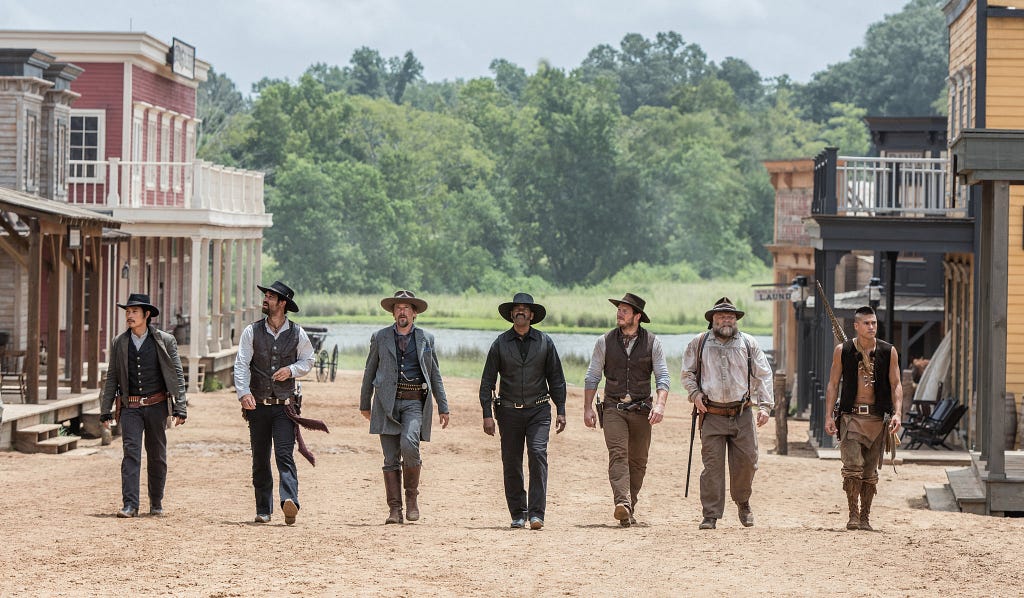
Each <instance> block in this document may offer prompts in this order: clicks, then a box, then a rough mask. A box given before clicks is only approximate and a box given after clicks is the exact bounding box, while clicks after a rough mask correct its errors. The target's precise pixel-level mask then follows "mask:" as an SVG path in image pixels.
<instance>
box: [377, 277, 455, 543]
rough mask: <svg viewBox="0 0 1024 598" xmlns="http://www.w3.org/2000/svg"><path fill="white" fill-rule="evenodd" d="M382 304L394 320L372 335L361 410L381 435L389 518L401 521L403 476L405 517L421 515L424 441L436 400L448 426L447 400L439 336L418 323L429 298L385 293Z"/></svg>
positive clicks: (443, 423)
mask: <svg viewBox="0 0 1024 598" xmlns="http://www.w3.org/2000/svg"><path fill="white" fill-rule="evenodd" d="M380 306H381V307H383V308H384V310H385V311H388V312H391V315H392V316H393V317H394V319H395V323H394V324H393V325H391V326H388V327H387V328H381V329H380V330H378V331H377V332H375V333H373V336H371V337H370V352H369V353H368V354H367V356H366V367H365V369H364V370H363V385H362V388H361V390H360V393H359V411H360V412H361V413H362V414H363V417H365V418H366V419H368V420H369V421H370V434H379V435H380V446H381V450H382V451H383V452H384V467H383V471H384V492H385V494H386V496H387V502H388V509H389V513H388V517H387V519H386V520H385V521H384V523H385V524H389V523H402V522H403V520H402V480H403V478H404V480H405V502H406V507H407V509H406V518H407V519H408V520H409V521H417V520H418V519H419V518H420V507H419V502H418V500H417V498H418V497H419V485H420V470H421V468H422V465H423V460H422V459H421V458H420V441H423V442H429V441H430V416H431V415H432V411H433V405H431V402H430V398H431V397H433V398H434V400H435V401H437V418H438V421H439V422H440V423H441V428H447V427H448V399H447V398H446V397H445V393H444V383H443V382H442V381H441V369H440V368H439V367H438V365H437V351H435V350H434V335H432V334H430V333H429V332H427V331H426V330H423V329H421V328H419V327H418V326H416V325H415V322H416V316H417V315H418V314H421V313H423V312H425V311H427V302H426V301H424V300H423V299H420V298H418V297H416V295H414V294H413V293H412V292H411V291H404V290H403V291H398V292H396V293H395V296H394V297H385V298H384V299H382V300H381V302H380Z"/></svg>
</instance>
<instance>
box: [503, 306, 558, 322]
mask: <svg viewBox="0 0 1024 598" xmlns="http://www.w3.org/2000/svg"><path fill="white" fill-rule="evenodd" d="M514 305H515V303H513V302H512V301H509V302H508V303H502V304H501V305H499V306H498V313H499V314H501V317H503V318H505V319H506V320H508V321H509V322H512V323H513V324H515V322H513V321H512V306H514ZM523 305H529V306H530V311H532V312H533V321H531V322H530V324H540V323H541V320H543V319H544V317H545V316H547V315H548V310H546V309H544V306H543V305H541V304H540V303H523Z"/></svg>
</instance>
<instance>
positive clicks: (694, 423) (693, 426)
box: [683, 405, 697, 498]
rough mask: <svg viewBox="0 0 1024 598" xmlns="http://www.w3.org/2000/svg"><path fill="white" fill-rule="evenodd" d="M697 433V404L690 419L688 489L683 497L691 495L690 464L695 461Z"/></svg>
mask: <svg viewBox="0 0 1024 598" xmlns="http://www.w3.org/2000/svg"><path fill="white" fill-rule="evenodd" d="M696 433H697V406H696V405H694V406H693V417H692V419H691V421H690V456H689V457H687V458H686V491H685V492H683V498H686V497H687V496H690V465H691V464H692V463H693V437H694V435H696Z"/></svg>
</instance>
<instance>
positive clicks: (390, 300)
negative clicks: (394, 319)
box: [380, 297, 427, 314]
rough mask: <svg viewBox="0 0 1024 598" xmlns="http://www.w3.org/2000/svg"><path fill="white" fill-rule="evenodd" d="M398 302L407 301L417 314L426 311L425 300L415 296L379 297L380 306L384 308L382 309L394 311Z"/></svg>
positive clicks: (389, 311)
mask: <svg viewBox="0 0 1024 598" xmlns="http://www.w3.org/2000/svg"><path fill="white" fill-rule="evenodd" d="M399 303H408V304H409V305H411V306H412V308H413V309H415V310H416V313H418V314H421V313H423V312H425V311H427V302H426V301H424V300H422V299H419V298H416V297H385V298H384V299H381V301H380V306H381V307H383V308H384V311H386V312H388V313H394V312H395V305H397V304H399Z"/></svg>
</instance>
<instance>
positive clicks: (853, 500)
mask: <svg viewBox="0 0 1024 598" xmlns="http://www.w3.org/2000/svg"><path fill="white" fill-rule="evenodd" d="M860 486H861V484H860V479H859V478H843V490H846V502H847V503H848V504H849V505H850V520H849V521H847V522H846V529H860V509H858V508H857V500H858V499H859V498H860Z"/></svg>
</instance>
